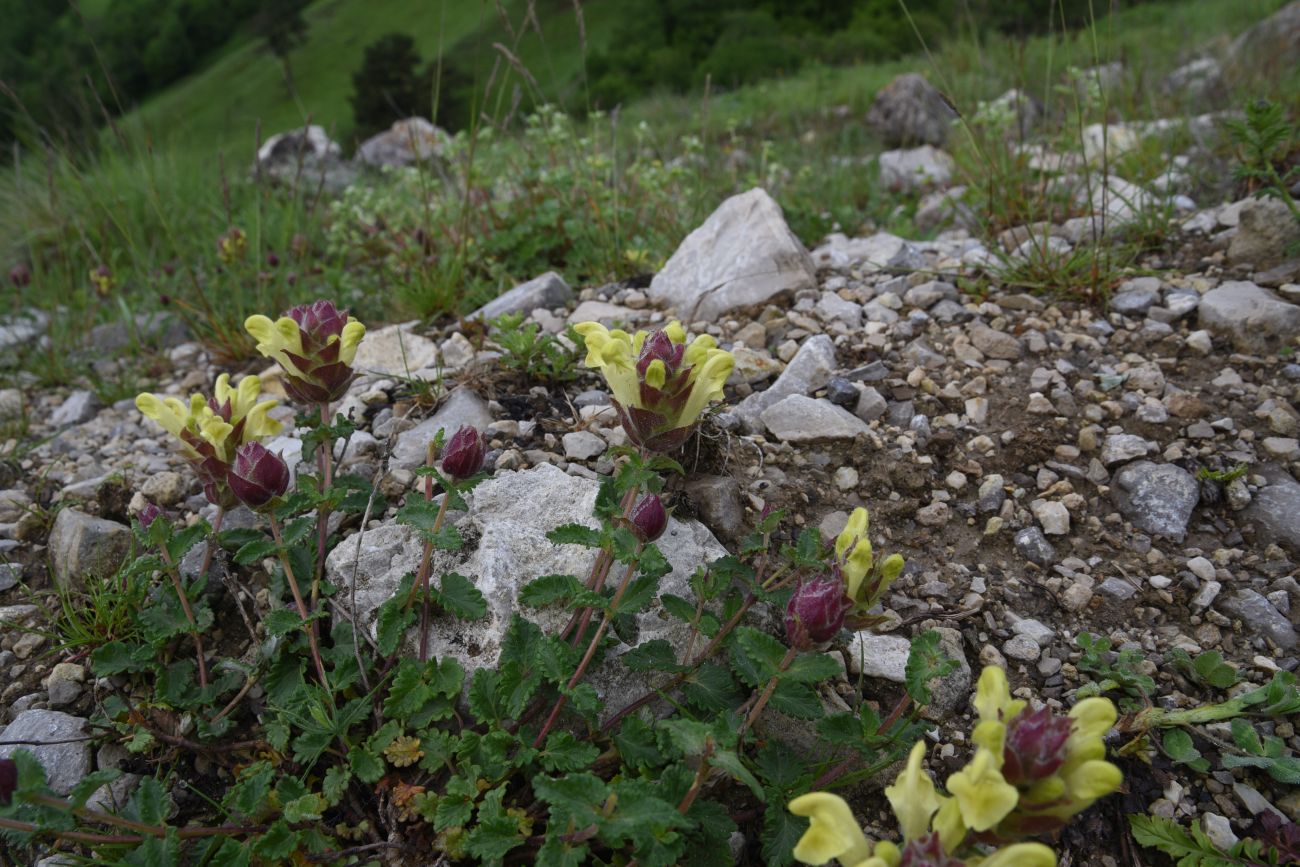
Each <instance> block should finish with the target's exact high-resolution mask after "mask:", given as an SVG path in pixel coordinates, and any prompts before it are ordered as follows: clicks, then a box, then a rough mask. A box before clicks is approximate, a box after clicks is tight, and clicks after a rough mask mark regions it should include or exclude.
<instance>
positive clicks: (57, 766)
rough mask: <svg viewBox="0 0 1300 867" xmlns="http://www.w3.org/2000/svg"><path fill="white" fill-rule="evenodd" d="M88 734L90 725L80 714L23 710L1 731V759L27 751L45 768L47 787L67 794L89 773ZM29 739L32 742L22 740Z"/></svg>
mask: <svg viewBox="0 0 1300 867" xmlns="http://www.w3.org/2000/svg"><path fill="white" fill-rule="evenodd" d="M88 733H89V725H88V723H87V722H86V721H85V720H84V719H82V718H81V717H75V716H71V715H70V714H66V713H61V712H60V711H57V710H25V711H23V712H22V713H20V714H18V716H17V717H16V718H15V719H14V721H13V722H11V723H10V724H9V725H8V726H6V727H5V730H4V731H3V732H0V758H4V759H8V758H12V757H13V754H14V753H15V752H17V751H18V750H27V751H28V752H30V753H31V754H32V755H33V756H35V758H36V760H37V761H39V762H40V763H41V765H42V766H43V767H44V768H45V780H46V782H47V783H48V784H49V786H50V788H51V789H53V790H54V791H55V792H57V793H59V794H60V795H66V794H68V793H69V792H71V791H72V789H73V787H74V786H76V785H77V783H79V782H81V780H82V778H83V777H85V776H86V775H87V774H89V773H90V739H89V737H88V736H87V735H88ZM80 738H85V740H79V739H80ZM15 741H17V742H24V743H13V742H15ZM29 741H30V742H34V743H25V742H29Z"/></svg>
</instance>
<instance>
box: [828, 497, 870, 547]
mask: <svg viewBox="0 0 1300 867" xmlns="http://www.w3.org/2000/svg"><path fill="white" fill-rule="evenodd" d="M868 523H869V518H868V517H867V510H866V509H864V508H862V507H861V506H859V507H858V508H856V509H854V510H853V514H851V515H849V522H848V523H847V524H845V525H844V529H843V530H842V531H841V532H840V534H839V535H838V536H836V537H835V556H836V557H841V558H842V557H843V556H844V552H845V551H847V550H848V549H849V547H850V546H852V545H853V544H854V543H856V542H857V541H858V540H859V539H862V538H864V537H865V536H866V535H867V529H868Z"/></svg>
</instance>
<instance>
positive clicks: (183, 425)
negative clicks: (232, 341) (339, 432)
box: [135, 373, 281, 505]
mask: <svg viewBox="0 0 1300 867" xmlns="http://www.w3.org/2000/svg"><path fill="white" fill-rule="evenodd" d="M261 390H262V383H261V380H259V379H258V378H257V377H256V376H245V377H244V378H243V379H241V380H240V381H239V385H238V386H237V387H231V385H230V375H229V374H226V373H223V374H221V376H219V377H217V383H216V387H215V388H214V389H213V397H212V398H211V399H210V400H209V399H205V398H204V397H203V395H201V394H193V395H190V399H189V403H186V402H184V401H182V400H180V399H179V398H175V397H166V398H163V397H159V396H158V395H156V394H149V393H147V392H146V393H144V394H140V395H137V396H136V398H135V405H136V408H137V409H139V410H140V412H141V413H143V414H144V415H145V417H146V418H150V419H153V420H154V421H156V422H157V423H158V424H159V425H160V426H161V427H162V428H163V430H165V431H167V432H168V433H170V434H171V435H172V436H174V437H176V438H177V439H178V440H180V443H181V453H182V454H183V455H184V456H185V458H186V459H187V460H188V461H189V462H190V464H191V465H192V466H193V467H194V468H195V471H196V472H197V473H198V476H199V479H200V480H201V481H202V482H203V488H204V493H206V494H207V496H208V499H209V500H211V501H212V502H213V503H217V504H219V505H231V504H232V503H233V500H232V498H231V497H230V496H229V491H228V489H227V488H226V472H227V470H228V469H229V464H230V462H231V461H233V460H234V458H235V450H236V449H238V448H239V447H240V446H241V445H243V444H245V443H248V442H253V441H255V440H261V439H263V438H264V437H268V436H273V435H275V434H277V433H279V432H280V428H281V425H280V423H279V422H278V421H276V420H275V419H273V418H270V417H269V416H268V413H269V412H270V410H271V409H272V408H273V407H274V406H276V403H277V402H276V401H275V400H263V401H259V400H258V397H259V396H260V395H261Z"/></svg>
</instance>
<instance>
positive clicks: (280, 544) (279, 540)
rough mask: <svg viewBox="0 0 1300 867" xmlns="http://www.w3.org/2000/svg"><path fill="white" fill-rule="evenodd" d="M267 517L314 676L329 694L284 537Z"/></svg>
mask: <svg viewBox="0 0 1300 867" xmlns="http://www.w3.org/2000/svg"><path fill="white" fill-rule="evenodd" d="M266 514H267V517H268V518H270V519H271V535H272V536H274V537H275V544H276V549H277V552H278V553H279V555H280V565H281V566H282V567H283V568H284V577H285V580H286V581H288V582H289V589H290V590H291V591H293V601H294V604H295V605H297V606H298V616H299V617H301V618H302V620H303V623H302V628H303V631H304V632H306V633H307V643H308V644H309V645H311V658H312V660H313V661H314V662H315V663H316V674H317V676H318V677H319V678H320V685H321V686H323V687H324V688H325V694H326V695H329V694H330V685H329V678H327V677H326V676H325V663H324V662H322V661H321V658H320V646H319V644H318V642H317V640H316V630H315V629H312V624H311V622H310V621H308V620H307V616H308V613H307V604H306V603H305V602H303V600H302V590H301V589H299V587H298V579H297V578H295V577H294V575H293V567H292V566H290V565H289V552H288V551H286V550H285V547H284V537H283V536H282V535H281V534H280V522H279V521H277V520H276V519H275V514H274V513H273V512H267V513H266Z"/></svg>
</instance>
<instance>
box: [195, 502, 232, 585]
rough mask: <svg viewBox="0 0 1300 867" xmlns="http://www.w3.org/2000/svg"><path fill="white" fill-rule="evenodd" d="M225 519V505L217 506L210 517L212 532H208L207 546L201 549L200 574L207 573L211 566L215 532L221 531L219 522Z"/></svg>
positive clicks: (215, 540) (214, 548) (215, 541)
mask: <svg viewBox="0 0 1300 867" xmlns="http://www.w3.org/2000/svg"><path fill="white" fill-rule="evenodd" d="M225 519H226V507H225V506H217V514H216V516H215V517H214V518H213V519H212V532H210V533H209V534H208V543H207V547H206V548H204V550H203V565H202V566H200V567H199V574H200V575H207V574H208V569H210V568H212V555H213V554H215V553H216V550H217V534H218V533H220V532H221V522H222V521H224V520H225Z"/></svg>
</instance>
